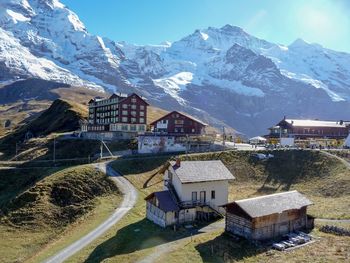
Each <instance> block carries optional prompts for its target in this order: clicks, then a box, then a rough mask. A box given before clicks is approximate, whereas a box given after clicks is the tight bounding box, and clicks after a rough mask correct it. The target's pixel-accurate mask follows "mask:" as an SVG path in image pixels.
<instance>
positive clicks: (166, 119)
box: [150, 111, 207, 135]
mask: <svg viewBox="0 0 350 263" xmlns="http://www.w3.org/2000/svg"><path fill="white" fill-rule="evenodd" d="M150 126H151V128H152V130H153V132H156V133H163V134H172V135H200V134H203V133H204V132H205V127H206V126H207V124H206V123H204V122H202V121H200V120H198V119H196V118H194V117H192V116H189V115H187V114H185V113H183V112H178V111H172V112H170V113H168V114H166V115H164V116H163V117H161V118H160V119H158V120H156V121H154V122H152V123H151V124H150Z"/></svg>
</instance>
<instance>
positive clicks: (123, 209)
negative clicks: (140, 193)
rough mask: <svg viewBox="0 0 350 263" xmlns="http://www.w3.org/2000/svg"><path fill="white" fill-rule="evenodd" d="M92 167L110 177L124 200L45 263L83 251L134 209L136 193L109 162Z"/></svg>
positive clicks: (63, 258)
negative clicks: (108, 214)
mask: <svg viewBox="0 0 350 263" xmlns="http://www.w3.org/2000/svg"><path fill="white" fill-rule="evenodd" d="M93 166H94V167H96V168H97V169H99V170H101V171H102V172H105V173H106V174H107V175H108V176H111V178H112V180H113V181H114V182H115V183H116V184H117V185H118V188H119V189H120V191H121V192H122V193H123V195H124V198H123V202H122V203H121V205H120V206H119V207H118V208H117V209H116V210H115V212H114V213H113V214H112V215H111V216H110V217H109V218H108V219H107V220H106V221H104V222H103V223H102V224H101V225H99V226H98V227H97V228H95V229H94V230H93V231H91V232H90V233H88V234H87V235H85V236H84V237H82V238H80V239H79V240H77V241H75V242H74V243H73V244H71V245H70V246H68V247H66V248H64V249H63V250H61V251H60V252H58V253H57V254H56V255H54V256H52V257H50V258H49V259H47V260H46V261H45V262H46V263H60V262H63V261H65V260H66V259H68V258H69V257H71V256H72V255H74V254H75V253H77V252H78V251H79V250H81V249H83V248H84V247H85V246H87V245H88V244H90V243H91V242H92V241H94V240H95V239H96V238H98V237H100V236H101V235H103V234H104V233H105V232H106V231H107V230H108V229H109V228H111V227H112V226H113V225H115V224H116V223H117V222H118V221H119V220H120V219H122V218H123V216H124V215H125V214H126V213H127V212H128V211H129V210H130V209H131V208H133V207H134V205H135V203H136V200H137V191H136V189H135V188H134V186H133V185H132V184H131V183H130V182H129V181H128V180H126V179H125V178H124V177H122V176H120V175H119V174H118V173H117V172H116V171H114V170H113V169H112V168H111V167H110V166H109V162H104V163H98V164H93Z"/></svg>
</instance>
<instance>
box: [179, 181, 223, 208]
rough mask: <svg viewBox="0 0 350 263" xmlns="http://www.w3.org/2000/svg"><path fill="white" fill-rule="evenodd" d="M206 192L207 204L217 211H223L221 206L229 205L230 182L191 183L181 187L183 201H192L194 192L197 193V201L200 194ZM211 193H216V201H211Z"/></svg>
mask: <svg viewBox="0 0 350 263" xmlns="http://www.w3.org/2000/svg"><path fill="white" fill-rule="evenodd" d="M201 191H205V192H206V202H207V203H209V205H210V206H211V207H213V208H214V209H216V210H219V211H222V210H223V209H222V208H219V206H220V205H224V204H227V203H228V181H211V182H201V183H190V184H182V185H181V195H179V196H180V198H181V201H191V200H192V192H197V199H198V200H199V199H200V192H201ZM211 191H215V199H211Z"/></svg>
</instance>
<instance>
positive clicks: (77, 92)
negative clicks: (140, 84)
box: [0, 79, 106, 137]
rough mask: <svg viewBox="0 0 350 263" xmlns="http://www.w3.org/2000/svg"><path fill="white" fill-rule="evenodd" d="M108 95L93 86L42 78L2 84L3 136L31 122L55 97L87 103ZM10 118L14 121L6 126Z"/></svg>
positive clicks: (0, 129)
mask: <svg viewBox="0 0 350 263" xmlns="http://www.w3.org/2000/svg"><path fill="white" fill-rule="evenodd" d="M105 95H106V93H101V92H98V91H95V90H92V89H87V88H83V87H71V86H69V85H66V84H62V83H55V82H52V81H46V80H40V79H28V80H23V81H17V82H15V83H12V84H10V85H6V86H3V87H0V137H1V136H4V135H6V134H8V133H11V132H12V131H13V130H15V129H17V128H18V127H20V126H23V125H25V124H28V123H29V122H30V121H31V120H33V119H34V118H36V117H37V116H38V115H39V114H40V113H41V112H42V111H44V110H46V109H47V108H49V106H50V105H51V104H52V102H53V101H54V100H55V99H60V98H61V99H64V100H65V99H69V100H71V101H74V102H76V103H79V104H83V105H86V104H87V102H88V101H89V100H90V99H91V98H92V97H97V96H100V97H103V96H105ZM7 120H11V125H10V126H8V127H6V128H5V127H4V124H5V122H6V121H7Z"/></svg>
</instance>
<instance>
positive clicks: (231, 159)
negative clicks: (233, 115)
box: [182, 151, 350, 219]
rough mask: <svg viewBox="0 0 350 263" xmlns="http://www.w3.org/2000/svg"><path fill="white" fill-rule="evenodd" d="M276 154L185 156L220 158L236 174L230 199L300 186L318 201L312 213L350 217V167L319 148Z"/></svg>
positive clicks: (324, 216) (310, 208) (322, 215)
mask: <svg viewBox="0 0 350 263" xmlns="http://www.w3.org/2000/svg"><path fill="white" fill-rule="evenodd" d="M273 154H274V156H275V157H274V158H272V159H270V160H267V161H256V160H254V159H252V158H251V153H249V152H223V153H212V154H197V155H190V156H188V157H186V156H183V157H182V158H183V159H190V160H207V159H220V160H222V161H223V163H224V164H225V165H226V166H227V168H228V169H229V170H230V171H231V172H232V173H233V175H234V176H235V177H236V180H234V181H233V182H232V183H231V184H230V195H229V200H230V201H233V200H239V199H243V198H248V197H254V196H259V195H265V194H272V193H275V192H281V191H289V190H298V191H300V192H302V193H304V194H305V195H306V196H307V197H308V198H310V199H311V200H312V201H313V202H314V205H313V206H310V207H309V213H310V214H311V215H313V216H316V217H323V218H339V219H347V218H350V202H348V201H347V200H350V170H349V169H347V167H345V165H344V164H343V163H341V162H340V161H339V160H338V159H336V158H330V157H329V156H327V155H325V154H324V153H322V152H318V151H275V152H273Z"/></svg>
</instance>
